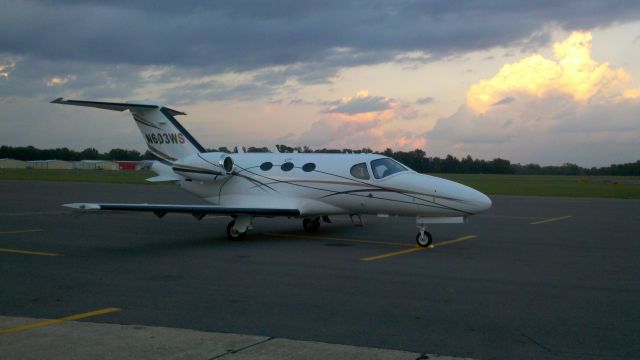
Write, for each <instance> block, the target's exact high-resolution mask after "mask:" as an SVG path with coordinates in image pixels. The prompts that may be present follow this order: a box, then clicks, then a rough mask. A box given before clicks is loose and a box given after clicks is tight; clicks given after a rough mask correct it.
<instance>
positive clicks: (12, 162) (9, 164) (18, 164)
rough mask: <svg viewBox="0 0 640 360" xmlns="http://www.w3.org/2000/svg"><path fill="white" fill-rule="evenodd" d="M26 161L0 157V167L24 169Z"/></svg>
mask: <svg viewBox="0 0 640 360" xmlns="http://www.w3.org/2000/svg"><path fill="white" fill-rule="evenodd" d="M26 167H27V163H26V162H24V161H22V160H16V159H7V158H4V159H0V169H24V168H26Z"/></svg>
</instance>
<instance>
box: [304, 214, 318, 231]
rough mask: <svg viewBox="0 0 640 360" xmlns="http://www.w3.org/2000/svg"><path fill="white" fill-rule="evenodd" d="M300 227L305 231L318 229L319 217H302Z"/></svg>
mask: <svg viewBox="0 0 640 360" xmlns="http://www.w3.org/2000/svg"><path fill="white" fill-rule="evenodd" d="M302 227H303V228H304V231H306V232H316V231H318V229H320V218H319V217H315V218H311V219H309V218H307V219H302Z"/></svg>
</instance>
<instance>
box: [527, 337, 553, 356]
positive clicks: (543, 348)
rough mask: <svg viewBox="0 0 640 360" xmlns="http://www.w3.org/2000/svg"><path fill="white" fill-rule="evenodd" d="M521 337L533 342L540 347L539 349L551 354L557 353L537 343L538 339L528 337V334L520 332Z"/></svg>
mask: <svg viewBox="0 0 640 360" xmlns="http://www.w3.org/2000/svg"><path fill="white" fill-rule="evenodd" d="M520 335H522V337H524V338H525V339H527V340H529V341H531V342H532V343H533V344H535V345H538V347H540V348H541V349H542V350H544V351H546V352H550V353H553V352H555V351H554V350H552V349H550V348H548V347H546V346H544V345H543V344H542V343H540V342H538V341H536V339H534V338H532V337H531V336H528V335H527V334H525V333H523V332H520Z"/></svg>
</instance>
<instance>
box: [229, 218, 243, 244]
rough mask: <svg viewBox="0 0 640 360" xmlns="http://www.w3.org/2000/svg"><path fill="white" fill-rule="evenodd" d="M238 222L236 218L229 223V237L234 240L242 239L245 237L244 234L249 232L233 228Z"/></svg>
mask: <svg viewBox="0 0 640 360" xmlns="http://www.w3.org/2000/svg"><path fill="white" fill-rule="evenodd" d="M235 224H236V221H235V220H232V221H231V222H230V223H229V225H227V237H228V238H229V239H230V240H233V241H240V240H242V239H244V236H245V235H247V232H246V231H245V232H239V231H237V230H234V229H233V226H234V225H235Z"/></svg>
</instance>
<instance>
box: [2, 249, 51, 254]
mask: <svg viewBox="0 0 640 360" xmlns="http://www.w3.org/2000/svg"><path fill="white" fill-rule="evenodd" d="M0 252H7V253H14V254H25V255H38V256H60V254H56V253H48V252H40V251H28V250H18V249H4V248H0Z"/></svg>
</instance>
